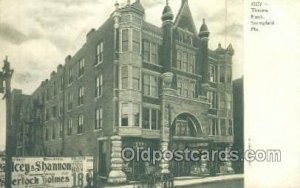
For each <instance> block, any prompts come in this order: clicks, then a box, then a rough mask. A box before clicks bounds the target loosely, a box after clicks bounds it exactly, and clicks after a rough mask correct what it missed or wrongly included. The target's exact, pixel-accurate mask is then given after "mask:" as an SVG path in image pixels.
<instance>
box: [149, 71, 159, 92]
mask: <svg viewBox="0 0 300 188" xmlns="http://www.w3.org/2000/svg"><path fill="white" fill-rule="evenodd" d="M150 85H151V87H150V95H151V96H152V97H158V77H156V76H153V75H151V76H150Z"/></svg>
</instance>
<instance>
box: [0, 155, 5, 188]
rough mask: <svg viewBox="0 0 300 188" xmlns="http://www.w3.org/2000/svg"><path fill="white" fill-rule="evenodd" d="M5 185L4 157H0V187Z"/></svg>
mask: <svg viewBox="0 0 300 188" xmlns="http://www.w3.org/2000/svg"><path fill="white" fill-rule="evenodd" d="M2 187H3V188H4V187H5V159H4V158H1V157H0V188H2Z"/></svg>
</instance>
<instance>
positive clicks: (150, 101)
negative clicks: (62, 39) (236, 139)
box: [13, 0, 234, 183]
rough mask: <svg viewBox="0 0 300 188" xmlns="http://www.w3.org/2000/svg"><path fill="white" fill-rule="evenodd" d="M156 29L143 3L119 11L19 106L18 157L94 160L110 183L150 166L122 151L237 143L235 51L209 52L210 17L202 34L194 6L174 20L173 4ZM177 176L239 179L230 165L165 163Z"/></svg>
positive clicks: (16, 109)
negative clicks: (125, 156)
mask: <svg viewBox="0 0 300 188" xmlns="http://www.w3.org/2000/svg"><path fill="white" fill-rule="evenodd" d="M161 19H162V23H161V26H160V27H157V26H155V25H153V24H151V23H148V22H147V21H146V20H145V9H144V7H143V5H142V3H141V2H140V0H136V1H135V2H134V3H130V1H128V3H127V5H126V6H124V7H120V5H119V4H118V3H116V5H115V11H114V12H113V13H112V14H111V15H110V17H108V18H107V20H106V21H105V22H104V24H103V25H102V26H101V27H99V28H98V29H91V30H90V32H89V33H88V34H87V35H86V42H85V44H84V45H83V46H82V48H81V49H79V50H78V52H77V53H76V54H74V55H73V56H70V55H69V56H67V57H66V58H65V63H64V64H63V65H59V66H58V67H57V70H55V71H53V72H52V73H51V76H50V79H47V80H45V81H43V82H42V83H41V85H40V86H39V87H38V88H37V89H36V90H35V91H34V92H33V93H32V95H30V96H25V95H22V94H21V91H19V90H18V91H14V92H13V93H15V95H18V96H20V97H19V98H20V101H19V102H20V104H21V103H22V105H21V106H19V107H15V106H13V114H14V115H15V116H18V117H14V118H13V119H15V118H16V119H15V121H17V122H14V126H15V127H16V131H17V132H16V135H17V137H16V138H17V139H16V143H15V147H16V155H18V156H24V155H25V156H80V155H84V156H93V157H94V172H95V174H97V175H98V176H101V177H102V178H106V179H107V181H108V182H111V183H115V182H124V181H126V180H131V179H137V178H138V177H139V175H140V174H143V173H144V171H145V170H146V168H147V166H146V165H145V163H144V162H137V161H132V162H130V163H127V164H126V163H125V162H124V161H123V160H122V158H121V149H122V148H123V147H133V148H135V149H136V148H147V147H151V148H152V149H160V150H163V151H164V150H166V149H184V148H186V147H189V148H194V149H202V150H212V149H217V150H221V149H226V151H229V150H230V148H231V147H232V144H233V135H234V131H233V130H234V128H233V126H234V125H233V95H232V94H233V91H232V56H233V55H234V50H233V47H232V46H231V45H229V46H226V47H225V48H223V47H222V46H221V45H220V44H219V46H218V48H217V49H215V50H211V49H209V48H208V42H209V37H210V32H209V30H208V26H207V25H206V22H205V20H203V23H202V25H201V28H200V29H197V28H196V27H195V24H194V20H193V18H192V14H191V10H190V8H189V2H188V1H187V0H182V4H181V7H180V10H179V12H178V14H177V16H176V17H175V16H174V15H173V13H172V9H171V7H170V6H169V5H168V4H167V5H166V6H165V8H164V9H163V13H162V17H161ZM154 168H156V169H157V171H161V172H162V173H169V172H170V171H171V172H172V173H173V174H174V175H175V176H186V175H191V174H199V175H207V174H209V173H210V174H215V173H232V168H231V162H230V161H225V162H221V161H215V162H208V161H199V162H187V161H182V162H167V161H161V162H160V163H159V164H157V165H156V166H154Z"/></svg>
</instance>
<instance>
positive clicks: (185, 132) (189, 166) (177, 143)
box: [169, 113, 208, 177]
mask: <svg viewBox="0 0 300 188" xmlns="http://www.w3.org/2000/svg"><path fill="white" fill-rule="evenodd" d="M169 146H170V149H171V150H177V151H180V152H183V153H184V151H185V150H186V149H188V150H189V151H192V150H201V149H203V148H205V149H207V147H208V142H207V141H206V140H205V139H204V137H203V131H202V127H201V123H200V122H199V120H197V118H196V117H195V116H194V115H192V114H190V113H181V114H179V115H178V116H177V117H176V118H175V119H174V121H173V122H172V124H171V127H170V143H169ZM200 166H201V161H200V160H198V161H192V160H186V159H185V154H184V157H183V160H173V161H171V166H170V168H171V169H170V170H171V172H173V175H174V176H176V177H178V176H191V175H193V174H194V173H195V172H194V171H196V170H197V169H200Z"/></svg>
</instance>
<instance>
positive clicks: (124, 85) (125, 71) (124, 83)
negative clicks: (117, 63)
mask: <svg viewBox="0 0 300 188" xmlns="http://www.w3.org/2000/svg"><path fill="white" fill-rule="evenodd" d="M121 75H122V89H128V67H126V66H125V67H122V69H121Z"/></svg>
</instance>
